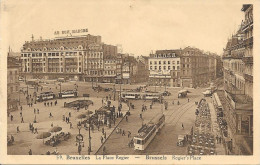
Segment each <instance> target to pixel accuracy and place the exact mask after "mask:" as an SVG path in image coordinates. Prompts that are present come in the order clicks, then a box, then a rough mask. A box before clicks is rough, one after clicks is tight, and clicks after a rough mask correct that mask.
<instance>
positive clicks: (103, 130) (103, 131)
mask: <svg viewBox="0 0 260 165" xmlns="http://www.w3.org/2000/svg"><path fill="white" fill-rule="evenodd" d="M104 133H105V129H104V127H103V128H102V134H103V135H104Z"/></svg>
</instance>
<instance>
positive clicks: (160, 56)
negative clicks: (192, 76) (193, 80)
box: [148, 49, 181, 87]
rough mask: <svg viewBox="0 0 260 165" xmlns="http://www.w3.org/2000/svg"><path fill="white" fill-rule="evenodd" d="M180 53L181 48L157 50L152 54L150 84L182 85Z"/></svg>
mask: <svg viewBox="0 0 260 165" xmlns="http://www.w3.org/2000/svg"><path fill="white" fill-rule="evenodd" d="M180 55H181V50H180V49H177V50H157V51H156V53H155V54H150V57H149V60H148V64H149V71H150V74H149V84H150V85H160V86H175V87H177V86H180V82H179V77H180Z"/></svg>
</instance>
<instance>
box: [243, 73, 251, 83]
mask: <svg viewBox="0 0 260 165" xmlns="http://www.w3.org/2000/svg"><path fill="white" fill-rule="evenodd" d="M244 78H245V80H246V81H250V82H253V76H252V75H249V74H244Z"/></svg>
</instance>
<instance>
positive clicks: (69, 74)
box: [21, 34, 117, 82]
mask: <svg viewBox="0 0 260 165" xmlns="http://www.w3.org/2000/svg"><path fill="white" fill-rule="evenodd" d="M116 54H117V48H116V46H112V45H106V44H104V43H102V42H101V36H93V35H90V34H88V35H84V36H70V37H63V38H55V39H52V40H42V39H40V40H37V41H36V40H34V38H33V37H32V41H30V42H25V44H24V45H23V48H22V50H21V60H22V73H21V74H22V75H23V76H24V77H25V78H28V79H29V78H44V79H57V78H59V77H63V78H66V79H74V80H80V81H83V80H84V81H98V82H102V81H103V78H102V76H103V69H104V63H103V59H104V56H109V55H110V56H116Z"/></svg>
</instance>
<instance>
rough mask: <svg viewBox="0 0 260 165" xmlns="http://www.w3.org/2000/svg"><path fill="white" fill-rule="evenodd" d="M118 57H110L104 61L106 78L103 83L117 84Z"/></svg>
mask: <svg viewBox="0 0 260 165" xmlns="http://www.w3.org/2000/svg"><path fill="white" fill-rule="evenodd" d="M116 66H117V63H116V57H113V56H109V57H106V58H105V59H104V78H103V82H107V83H115V79H116Z"/></svg>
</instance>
